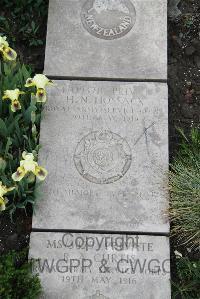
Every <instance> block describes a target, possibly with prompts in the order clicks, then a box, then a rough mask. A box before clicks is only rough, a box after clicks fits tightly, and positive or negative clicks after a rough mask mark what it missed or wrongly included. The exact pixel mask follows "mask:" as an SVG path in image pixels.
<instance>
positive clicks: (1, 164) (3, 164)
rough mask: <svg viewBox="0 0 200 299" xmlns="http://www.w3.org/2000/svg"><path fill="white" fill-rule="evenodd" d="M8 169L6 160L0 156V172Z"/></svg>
mask: <svg viewBox="0 0 200 299" xmlns="http://www.w3.org/2000/svg"><path fill="white" fill-rule="evenodd" d="M5 169H6V161H5V160H4V159H3V158H2V157H0V172H4V170H5Z"/></svg>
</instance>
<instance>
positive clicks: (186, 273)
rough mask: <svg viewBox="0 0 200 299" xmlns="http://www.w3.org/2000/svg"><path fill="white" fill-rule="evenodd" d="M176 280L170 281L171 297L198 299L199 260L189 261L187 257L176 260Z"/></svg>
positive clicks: (199, 295) (199, 296)
mask: <svg viewBox="0 0 200 299" xmlns="http://www.w3.org/2000/svg"><path fill="white" fill-rule="evenodd" d="M176 267H177V276H178V280H177V282H173V283H172V290H173V296H172V298H173V299H199V298H200V293H199V287H200V283H199V278H200V261H199V260H198V261H191V260H189V258H188V257H178V258H177V260H176Z"/></svg>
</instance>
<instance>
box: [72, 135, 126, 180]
mask: <svg viewBox="0 0 200 299" xmlns="http://www.w3.org/2000/svg"><path fill="white" fill-rule="evenodd" d="M131 161H132V155H131V149H130V146H129V145H128V143H127V141H126V140H125V139H124V138H122V137H121V136H119V135H118V134H115V133H113V132H110V131H95V132H91V133H90V134H88V135H86V136H85V137H83V138H82V139H81V140H80V142H79V143H78V145H77V147H76V150H75V154H74V163H75V166H76V169H77V170H78V172H79V173H80V174H81V176H82V177H84V178H85V179H86V180H88V181H90V182H93V183H96V184H110V183H113V182H115V181H117V180H119V179H120V178H122V177H123V176H124V175H125V173H126V172H127V171H128V169H129V168H130V165H131Z"/></svg>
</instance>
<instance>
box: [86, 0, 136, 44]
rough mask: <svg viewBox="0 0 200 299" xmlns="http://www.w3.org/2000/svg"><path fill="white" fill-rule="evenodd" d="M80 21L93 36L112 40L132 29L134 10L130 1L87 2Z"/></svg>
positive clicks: (98, 0)
mask: <svg viewBox="0 0 200 299" xmlns="http://www.w3.org/2000/svg"><path fill="white" fill-rule="evenodd" d="M81 20H82V24H83V26H84V28H85V29H86V30H87V31H88V32H89V33H90V34H92V35H93V36H95V37H98V38H101V39H105V40H112V39H116V38H120V37H122V36H124V35H126V34H127V33H128V32H129V31H130V30H131V29H132V28H133V26H134V24H135V21H136V10H135V7H134V5H133V4H132V2H131V1H130V0H103V1H102V0H87V1H86V2H85V4H84V6H83V7H82V11H81Z"/></svg>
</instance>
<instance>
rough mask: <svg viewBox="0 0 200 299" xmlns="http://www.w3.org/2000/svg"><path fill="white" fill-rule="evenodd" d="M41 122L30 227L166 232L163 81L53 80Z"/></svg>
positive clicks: (164, 90) (166, 150) (166, 160)
mask: <svg viewBox="0 0 200 299" xmlns="http://www.w3.org/2000/svg"><path fill="white" fill-rule="evenodd" d="M56 84H57V86H56V88H54V89H52V90H51V94H50V95H49V100H48V103H47V105H46V107H45V112H44V117H43V120H42V124H41V133H40V143H41V145H42V149H41V150H40V155H39V156H40V164H41V165H43V166H45V167H46V168H47V170H48V172H49V175H48V177H47V179H46V181H45V183H44V184H43V186H42V187H41V190H42V198H41V199H40V201H38V206H37V208H36V215H34V217H33V228H37V229H57V230H59V229H76V230H77V229H78V230H83V229H84V230H96V231H102V230H104V231H130V232H131V231H135V232H136V231H140V232H151V233H153V232H162V233H165V234H166V233H168V231H169V223H168V217H167V209H168V193H167V190H166V186H167V171H168V101H167V86H166V84H162V83H122V82H121V83H120V82H97V81H93V82H91V81H90V82H84V81H57V82H56Z"/></svg>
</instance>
